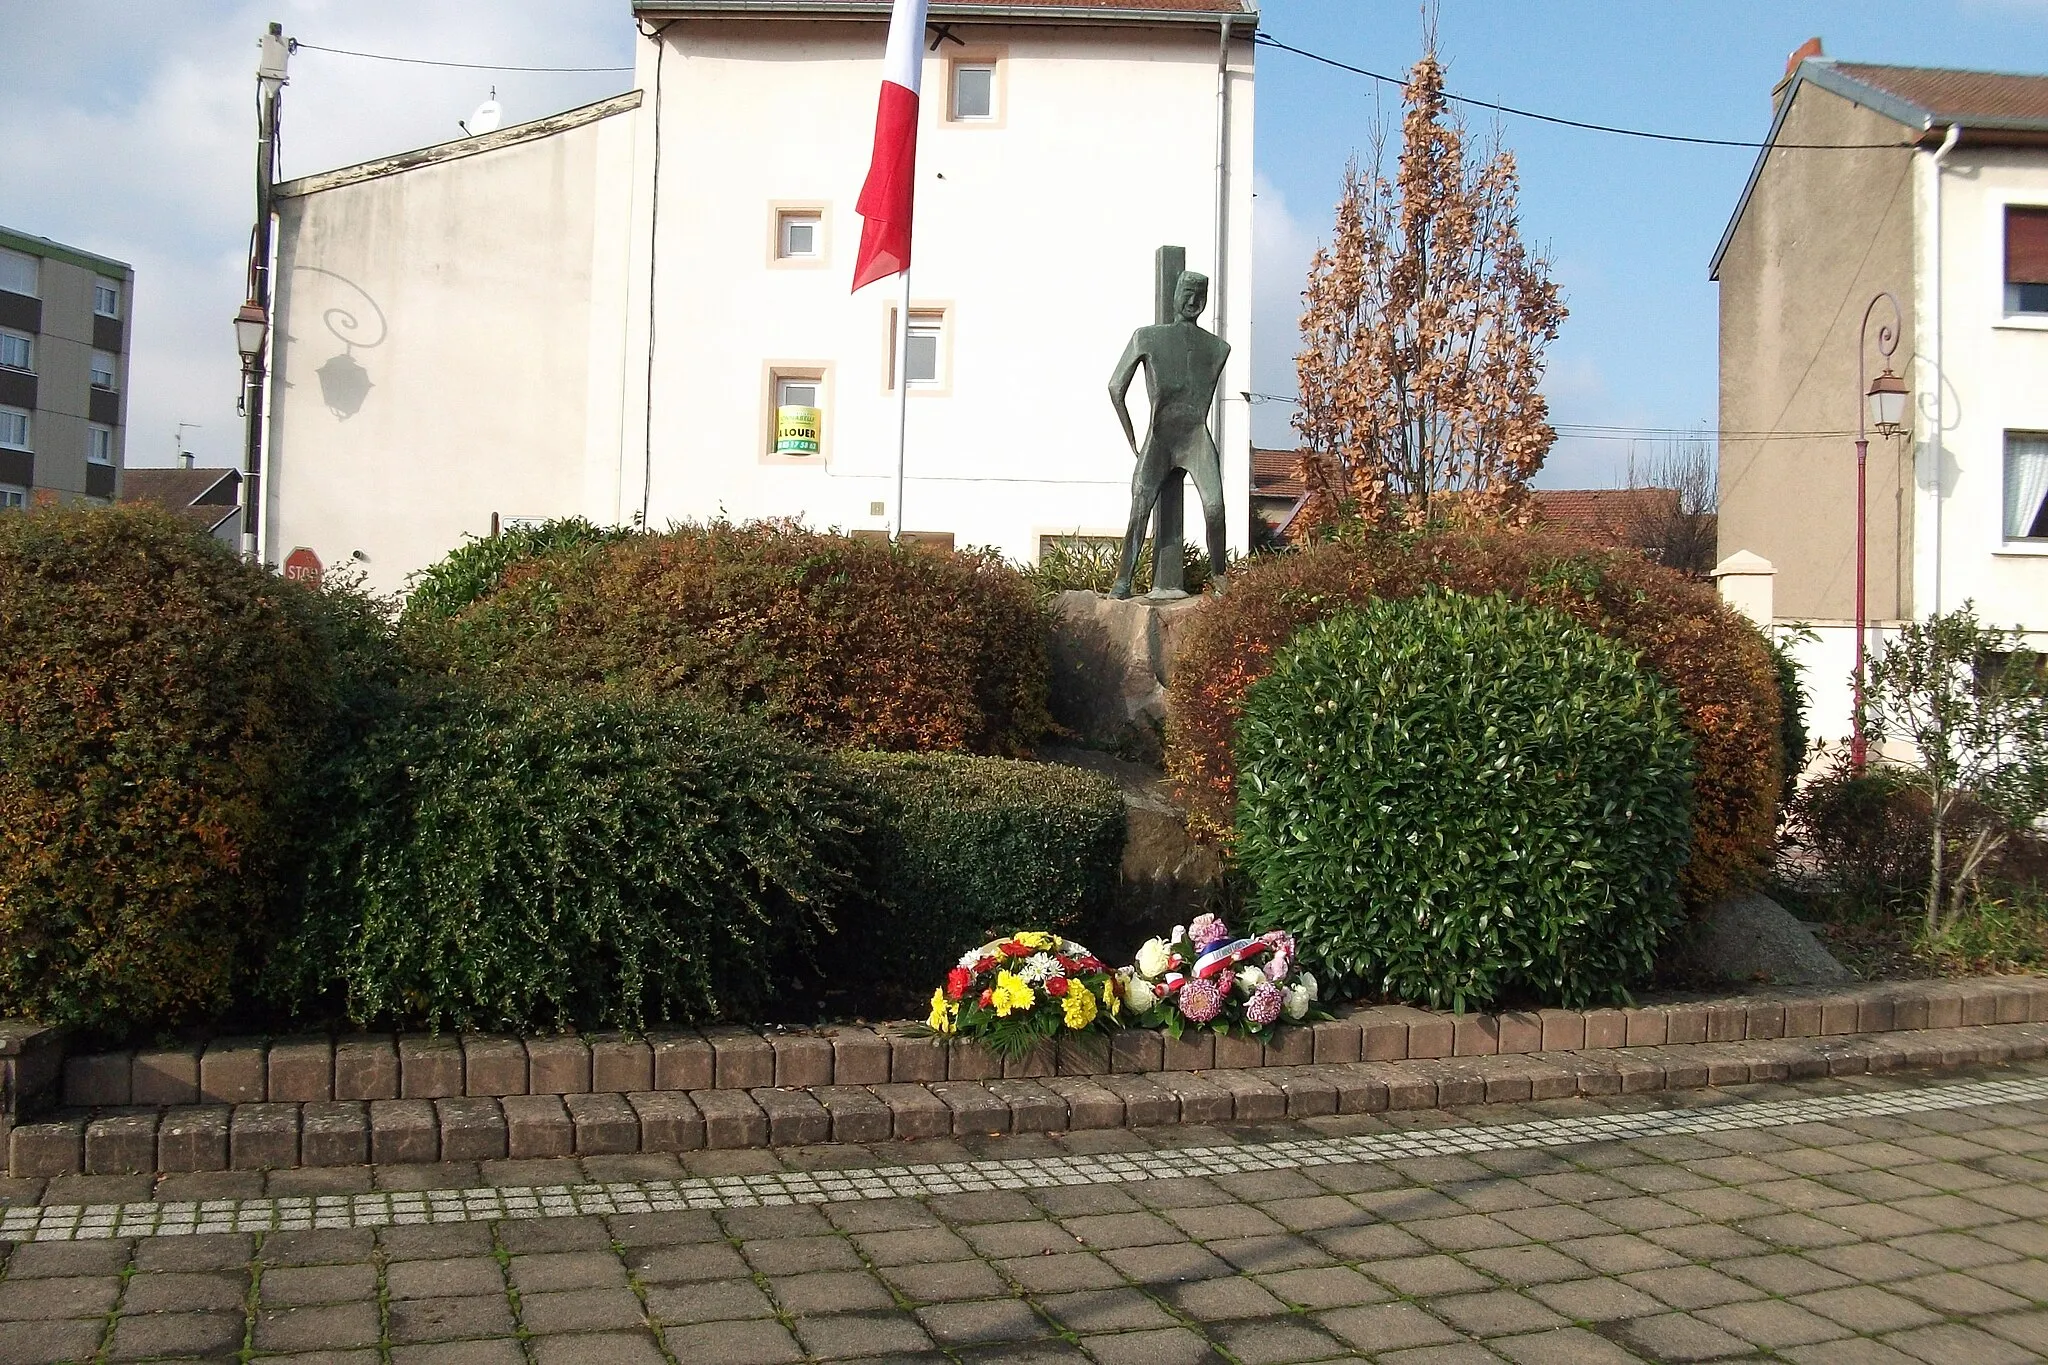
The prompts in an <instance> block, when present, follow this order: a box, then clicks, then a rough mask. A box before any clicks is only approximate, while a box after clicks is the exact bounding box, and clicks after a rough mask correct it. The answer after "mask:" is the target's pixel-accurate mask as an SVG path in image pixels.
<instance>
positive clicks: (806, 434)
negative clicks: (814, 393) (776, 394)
mask: <svg viewBox="0 0 2048 1365" xmlns="http://www.w3.org/2000/svg"><path fill="white" fill-rule="evenodd" d="M823 426H824V420H823V414H821V413H820V412H819V411H818V410H817V409H816V408H803V407H793V406H792V407H780V408H777V409H775V453H776V454H777V455H815V454H817V453H818V439H819V433H820V432H821V431H822V429H823Z"/></svg>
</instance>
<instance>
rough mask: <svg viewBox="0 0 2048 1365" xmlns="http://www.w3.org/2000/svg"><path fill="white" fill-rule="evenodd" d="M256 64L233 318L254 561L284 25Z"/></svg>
mask: <svg viewBox="0 0 2048 1365" xmlns="http://www.w3.org/2000/svg"><path fill="white" fill-rule="evenodd" d="M259 46H260V47H261V49H262V54H263V55H262V56H261V58H260V59H258V61H257V63H256V226H255V229H254V230H253V231H252V232H251V234H250V237H249V297H248V300H247V301H246V302H245V303H243V305H242V311H241V312H240V313H239V314H237V315H236V317H235V333H236V345H237V346H238V347H239V348H240V350H241V352H242V404H241V407H242V418H243V422H244V424H245V429H244V433H243V453H242V553H243V555H244V556H245V557H247V558H249V559H251V560H255V559H257V558H258V556H259V554H260V552H261V547H260V546H259V544H258V543H257V538H258V533H259V530H260V528H261V526H262V523H263V395H264V390H265V377H266V371H265V364H264V350H265V342H266V341H267V339H268V332H269V327H270V302H271V290H270V210H271V202H270V189H271V184H272V182H273V181H274V180H275V178H276V175H277V109H278V104H279V103H280V101H281V99H282V97H283V93H284V85H285V80H286V76H285V65H286V63H287V62H288V61H289V60H290V58H291V43H290V41H289V40H288V39H287V38H286V37H285V36H284V25H282V24H272V25H271V26H270V27H269V29H268V30H267V31H266V32H265V33H264V35H263V37H262V40H261V41H260V43H259Z"/></svg>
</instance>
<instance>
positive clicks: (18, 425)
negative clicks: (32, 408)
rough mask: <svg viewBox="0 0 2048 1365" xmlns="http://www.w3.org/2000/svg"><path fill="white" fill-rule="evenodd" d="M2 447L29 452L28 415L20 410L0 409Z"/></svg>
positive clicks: (0, 439)
mask: <svg viewBox="0 0 2048 1365" xmlns="http://www.w3.org/2000/svg"><path fill="white" fill-rule="evenodd" d="M0 446H5V447H6V448H7V449H9V450H27V449H28V448H29V445H28V414H27V413H26V412H23V411H22V410H21V409H20V408H0Z"/></svg>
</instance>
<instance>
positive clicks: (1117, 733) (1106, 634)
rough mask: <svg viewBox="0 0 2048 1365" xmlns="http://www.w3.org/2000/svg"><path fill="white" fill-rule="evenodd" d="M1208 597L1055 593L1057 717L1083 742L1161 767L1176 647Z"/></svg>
mask: <svg viewBox="0 0 2048 1365" xmlns="http://www.w3.org/2000/svg"><path fill="white" fill-rule="evenodd" d="M1202 602H1203V599H1202V598H1200V597H1185V598H1181V599H1178V600H1176V601H1171V602H1155V601H1151V600H1149V599H1147V598H1143V597H1136V598H1130V599H1127V600H1118V599H1117V598H1113V597H1105V596H1104V595H1103V594H1101V593H1099V592H1083V591H1079V590H1076V591H1070V592H1063V593H1061V594H1060V595H1059V596H1058V597H1056V598H1054V599H1053V604H1052V611H1053V628H1052V638H1051V641H1050V652H1051V655H1052V697H1051V707H1052V715H1053V719H1054V720H1056V721H1058V722H1059V723H1060V725H1061V726H1063V727H1064V728H1065V729H1066V730H1068V731H1069V732H1070V733H1071V734H1072V735H1073V737H1074V739H1075V740H1076V741H1078V742H1079V743H1081V744H1085V745H1088V746H1090V747H1093V748H1101V749H1109V750H1112V751H1114V752H1115V753H1117V754H1119V755H1121V756H1122V757H1124V758H1128V759H1132V760H1135V761H1136V762H1139V763H1150V764H1153V765H1155V766H1156V765H1157V764H1158V763H1159V762H1160V761H1161V760H1162V758H1163V757H1164V754H1165V746H1164V742H1163V741H1164V736H1165V727H1166V684H1167V681H1168V680H1169V679H1170V678H1171V676H1172V669H1173V655H1174V647H1175V644H1176V643H1177V641H1178V637H1179V636H1180V634H1181V633H1182V632H1183V631H1184V630H1185V628H1186V626H1187V623H1188V622H1189V621H1190V620H1192V619H1193V617H1194V614H1195V613H1196V612H1198V611H1200V610H1201V607H1202Z"/></svg>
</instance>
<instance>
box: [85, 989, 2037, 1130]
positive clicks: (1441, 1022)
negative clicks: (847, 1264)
mask: <svg viewBox="0 0 2048 1365" xmlns="http://www.w3.org/2000/svg"><path fill="white" fill-rule="evenodd" d="M2043 1021H2048V978H2044V977H2018V976H2015V977H1985V978H1980V979H1976V980H1969V981H1912V982H1896V983H1881V984H1877V985H1870V986H1863V987H1858V988H1854V989H1847V990H1843V989H1828V990H1777V991H1767V992H1762V993H1759V994H1756V995H1749V996H1738V997H1733V998H1729V999H1720V1000H1701V1001H1690V1002H1682V1003H1672V1004H1658V1005H1646V1006H1642V1007H1639V1008H1634V1009H1596V1010H1532V1011H1527V1012H1508V1013H1502V1014H1449V1013H1443V1012H1438V1011H1432V1010H1424V1009H1415V1008H1411V1007H1409V1006H1406V1005H1376V1006H1371V1007H1367V1008H1359V1009H1344V1010H1340V1011H1338V1016H1337V1018H1335V1019H1334V1020H1330V1021H1328V1022H1324V1023H1318V1024H1314V1025H1310V1026H1304V1027H1300V1028H1283V1029H1281V1030H1279V1031H1278V1032H1277V1033H1276V1035H1275V1036H1274V1037H1273V1038H1271V1039H1269V1040H1267V1041H1265V1042H1263V1043H1261V1042H1260V1041H1259V1040H1257V1039H1248V1038H1232V1037H1228V1036H1224V1035H1217V1034H1211V1033H1207V1032H1201V1033H1195V1034H1191V1035H1190V1036H1188V1037H1186V1038H1182V1039H1180V1040H1178V1041H1176V1040H1174V1039H1170V1038H1167V1037H1166V1036H1165V1035H1164V1034H1162V1033H1160V1032H1159V1031H1158V1030H1156V1029H1127V1030H1124V1031H1122V1032H1120V1033H1117V1034H1113V1035H1110V1036H1109V1037H1108V1038H1107V1039H1103V1038H1099V1037H1098V1038H1096V1039H1094V1040H1092V1041H1091V1042H1090V1043H1088V1044H1076V1043H1073V1042H1063V1043H1062V1044H1061V1045H1060V1046H1059V1047H1058V1048H1057V1049H1053V1048H1047V1049H1045V1050H1043V1051H1041V1052H1040V1053H1038V1054H1036V1055H1034V1056H1032V1057H1030V1058H1027V1059H1025V1060H1023V1061H1013V1062H1007V1063H1006V1062H1004V1061H1002V1060H1001V1059H999V1058H997V1057H995V1056H993V1055H991V1054H990V1053H988V1052H987V1051H986V1050H985V1049H983V1048H981V1047H979V1046H977V1045H975V1044H971V1043H953V1044H951V1045H945V1044H941V1043H938V1042H936V1041H935V1040H933V1039H931V1038H928V1037H921V1036H918V1035H916V1034H914V1033H912V1032H910V1031H908V1030H906V1029H905V1028H904V1027H902V1026H901V1025H887V1024H885V1025H881V1026H878V1027H873V1028H870V1027H867V1026H863V1025H838V1026H833V1027H827V1028H820V1029H815V1030H813V1029H787V1030H785V1029H752V1028H731V1027H726V1028H706V1029H701V1030H700V1029H687V1030H680V1031H668V1032H658V1033H652V1034H649V1035H647V1036H645V1037H629V1036H626V1035H622V1034H588V1035H564V1036H554V1037H544V1038H526V1039H521V1038H516V1037H507V1036H499V1035H480V1034H463V1035H455V1034H443V1035H440V1036H433V1035H429V1034H421V1033H406V1034H397V1035H393V1034H356V1035H343V1036H342V1037H340V1038H339V1039H330V1038H296V1039H294V1038H285V1039H277V1040H274V1041H266V1040H263V1039H246V1038H245V1039H237V1038H223V1039H217V1040H215V1041H213V1042H210V1043H207V1044H205V1045H203V1046H201V1045H193V1046H191V1047H181V1048H152V1049H143V1050H141V1051H134V1052H115V1053H101V1054H93V1055H86V1056H75V1057H71V1058H68V1059H67V1060H66V1061H65V1064H64V1084H63V1092H62V1098H63V1102H64V1103H65V1104H67V1105H71V1106H76V1107H83V1108H93V1107H105V1106H120V1105H180V1104H200V1103H212V1104H253V1103H262V1102H271V1103H284V1104H307V1103H320V1102H325V1101H357V1100H386V1099H417V1100H438V1099H453V1098H473V1099H484V1098H491V1099H502V1098H505V1097H507V1096H514V1095H585V1094H625V1093H635V1092H664V1091H695V1090H753V1089H758V1088H761V1087H766V1086H777V1087H797V1088H808V1087H813V1086H834V1085H836V1086H866V1085H883V1084H926V1083H930V1082H934V1081H949V1080H950V1081H981V1080H991V1079H997V1078H1004V1079H1013V1080H1014V1079H1029V1078H1034V1077H1044V1076H1054V1075H1059V1076H1099V1075H1142V1074H1145V1073H1147V1072H1156V1071H1175V1072H1179V1071H1207V1070H1211V1069H1224V1070H1236V1071H1241V1070H1249V1069H1254V1068H1260V1067H1269V1066H1304V1065H1309V1064H1338V1063H1345V1062H1357V1061H1371V1062H1380V1061H1409V1060H1429V1059H1436V1058H1446V1057H1485V1056H1499V1055H1510V1054H1521V1053H1534V1052H1576V1051H1581V1050H1585V1049H1611V1048H1623V1047H1660V1046H1664V1045H1667V1044H1688V1043H1709V1042H1711V1043H1723V1042H1742V1041H1764V1040H1769V1039H1776V1038H1823V1037H1841V1036H1847V1035H1850V1034H1856V1033H1884V1032H1891V1031H1906V1030H1916V1029H1944V1028H1962V1027H1972V1026H1980V1025H1987V1024H2016V1023H2035V1022H2043Z"/></svg>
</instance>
